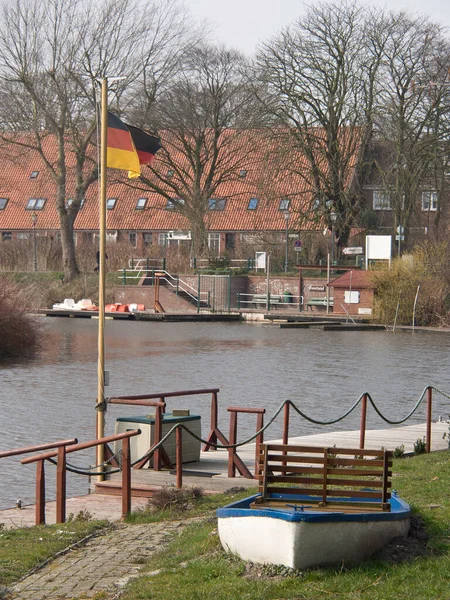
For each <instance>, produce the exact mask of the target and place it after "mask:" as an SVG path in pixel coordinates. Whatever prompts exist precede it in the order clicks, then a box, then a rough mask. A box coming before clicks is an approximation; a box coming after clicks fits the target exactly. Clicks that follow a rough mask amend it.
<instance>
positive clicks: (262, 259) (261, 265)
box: [255, 252, 266, 271]
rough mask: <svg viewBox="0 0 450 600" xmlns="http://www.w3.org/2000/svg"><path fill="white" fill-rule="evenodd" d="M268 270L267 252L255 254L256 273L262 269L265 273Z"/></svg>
mask: <svg viewBox="0 0 450 600" xmlns="http://www.w3.org/2000/svg"><path fill="white" fill-rule="evenodd" d="M265 268H266V253H265V252H255V271H257V270H258V269H262V270H263V271H264V270H265Z"/></svg>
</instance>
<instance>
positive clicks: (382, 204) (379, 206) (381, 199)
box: [373, 190, 391, 210]
mask: <svg viewBox="0 0 450 600" xmlns="http://www.w3.org/2000/svg"><path fill="white" fill-rule="evenodd" d="M373 210H391V199H390V198H389V196H388V195H387V194H386V192H382V191H381V190H374V191H373Z"/></svg>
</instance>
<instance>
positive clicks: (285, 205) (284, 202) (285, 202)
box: [278, 198, 291, 210]
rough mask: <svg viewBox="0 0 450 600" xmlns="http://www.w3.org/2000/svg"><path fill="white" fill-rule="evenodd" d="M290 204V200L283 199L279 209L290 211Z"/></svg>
mask: <svg viewBox="0 0 450 600" xmlns="http://www.w3.org/2000/svg"><path fill="white" fill-rule="evenodd" d="M290 204H291V201H290V200H288V199H286V198H283V200H280V205H279V207H278V210H288V209H289V205H290Z"/></svg>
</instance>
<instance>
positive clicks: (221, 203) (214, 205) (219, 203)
mask: <svg viewBox="0 0 450 600" xmlns="http://www.w3.org/2000/svg"><path fill="white" fill-rule="evenodd" d="M225 204H226V198H210V199H209V201H208V208H209V210H224V209H225Z"/></svg>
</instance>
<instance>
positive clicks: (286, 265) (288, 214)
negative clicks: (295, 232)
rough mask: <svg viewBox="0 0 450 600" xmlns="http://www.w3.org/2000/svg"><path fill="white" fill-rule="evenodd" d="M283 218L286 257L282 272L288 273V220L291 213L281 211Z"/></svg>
mask: <svg viewBox="0 0 450 600" xmlns="http://www.w3.org/2000/svg"><path fill="white" fill-rule="evenodd" d="M283 216H284V219H285V221H286V256H285V259H284V272H285V273H287V271H288V265H289V262H288V255H289V220H290V218H291V213H290V212H289V210H287V209H286V210H283Z"/></svg>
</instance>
